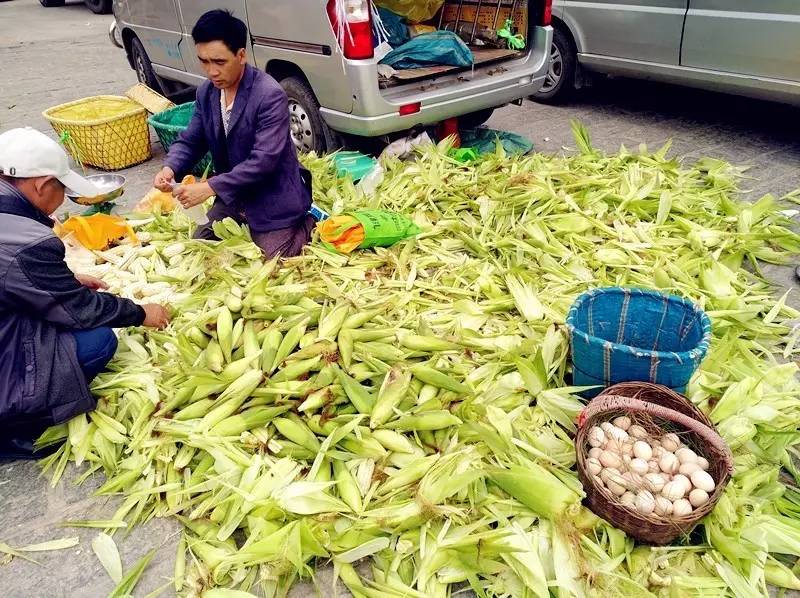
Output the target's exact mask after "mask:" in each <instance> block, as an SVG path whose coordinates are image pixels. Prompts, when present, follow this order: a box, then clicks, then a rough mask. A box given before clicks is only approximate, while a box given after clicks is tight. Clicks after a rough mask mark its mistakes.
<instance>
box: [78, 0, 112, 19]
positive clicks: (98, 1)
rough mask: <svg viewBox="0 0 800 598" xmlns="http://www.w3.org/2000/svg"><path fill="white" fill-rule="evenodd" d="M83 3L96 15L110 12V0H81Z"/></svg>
mask: <svg viewBox="0 0 800 598" xmlns="http://www.w3.org/2000/svg"><path fill="white" fill-rule="evenodd" d="M83 3H84V4H85V5H86V6H87V7H88V8H89V10H91V11H92V12H93V13H95V14H97V15H107V14H109V13H110V12H111V0H83Z"/></svg>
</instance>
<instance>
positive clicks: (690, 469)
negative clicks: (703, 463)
mask: <svg viewBox="0 0 800 598" xmlns="http://www.w3.org/2000/svg"><path fill="white" fill-rule="evenodd" d="M699 469H700V466H699V465H698V464H697V463H683V464H682V465H681V466H680V468H679V469H678V473H681V474H683V475H685V476H687V477H688V476H691V475H692V474H693V473H694V472H695V471H698V470H699Z"/></svg>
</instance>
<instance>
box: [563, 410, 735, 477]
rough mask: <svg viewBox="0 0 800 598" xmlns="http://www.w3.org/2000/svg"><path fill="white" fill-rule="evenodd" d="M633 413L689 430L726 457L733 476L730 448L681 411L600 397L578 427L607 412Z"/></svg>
mask: <svg viewBox="0 0 800 598" xmlns="http://www.w3.org/2000/svg"><path fill="white" fill-rule="evenodd" d="M617 410H624V411H631V412H637V413H646V414H648V415H652V416H655V417H660V418H661V419H666V420H670V421H674V422H675V423H677V424H680V425H682V426H683V427H684V428H686V429H687V430H691V431H692V432H694V433H695V434H697V435H698V436H700V438H702V439H703V440H704V441H706V442H707V443H708V444H710V445H711V446H713V447H714V448H715V449H717V451H719V453H720V454H722V455H723V456H724V459H725V466H726V468H727V469H728V472H729V473H730V474H731V475H733V455H732V454H731V450H730V448H728V445H727V444H726V442H725V441H724V440H723V439H722V437H721V436H720V435H719V434H718V433H717V432H716V430H714V429H712V428H709V427H708V426H707V425H705V424H704V423H702V422H699V421H697V420H696V419H694V418H693V417H689V416H688V415H684V414H683V413H681V412H680V411H675V410H674V409H669V408H667V407H663V406H662V405H656V404H655V403H650V402H648V401H642V400H639V399H633V398H631V397H621V396H619V395H607V396H599V397H597V398H596V399H594V400H593V401H591V402H590V403H589V404H588V405H587V406H586V407H584V409H583V411H581V413H580V415H579V416H578V425H579V426H580V427H583V426H584V424H585V423H586V421H587V420H589V419H590V418H592V417H594V416H595V415H599V414H600V413H603V412H605V411H617Z"/></svg>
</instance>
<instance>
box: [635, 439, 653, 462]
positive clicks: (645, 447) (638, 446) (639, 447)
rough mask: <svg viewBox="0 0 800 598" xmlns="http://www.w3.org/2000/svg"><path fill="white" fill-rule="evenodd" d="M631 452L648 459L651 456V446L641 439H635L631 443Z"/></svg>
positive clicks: (640, 457)
mask: <svg viewBox="0 0 800 598" xmlns="http://www.w3.org/2000/svg"><path fill="white" fill-rule="evenodd" d="M633 454H634V455H635V456H636V457H638V458H639V459H644V460H645V461H649V460H650V458H651V457H652V456H653V448H652V447H651V446H650V445H649V444H647V443H646V442H645V441H643V440H637V441H636V442H634V443H633Z"/></svg>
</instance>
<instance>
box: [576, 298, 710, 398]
mask: <svg viewBox="0 0 800 598" xmlns="http://www.w3.org/2000/svg"><path fill="white" fill-rule="evenodd" d="M567 328H568V329H569V332H570V337H571V341H572V369H573V383H574V384H575V385H576V386H593V385H599V386H602V387H607V386H611V385H612V384H617V383H619V382H635V381H640V382H652V383H655V384H663V385H664V386H668V387H670V388H672V389H673V390H675V391H676V392H679V393H683V392H684V391H685V390H686V385H687V384H688V383H689V380H690V379H691V377H692V375H693V374H694V372H695V370H696V369H697V368H698V366H699V365H700V362H701V361H702V360H703V358H704V357H705V356H706V352H707V351H708V343H709V341H710V340H711V320H709V318H708V316H707V315H706V314H705V313H704V312H703V311H702V310H701V309H699V308H698V307H697V306H696V305H694V304H693V303H692V302H691V301H688V300H686V299H682V298H680V297H675V296H673V295H664V294H662V293H658V292H656V291H649V290H644V289H622V288H618V287H613V288H605V289H595V290H593V291H588V292H587V293H584V294H583V295H581V296H580V297H578V299H577V300H576V301H575V303H574V304H573V305H572V308H571V309H570V311H569V315H568V316H567ZM601 390H602V389H597V390H593V391H588V392H587V393H585V396H587V397H593V396H595V395H597V393H599V392H600V391H601Z"/></svg>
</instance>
